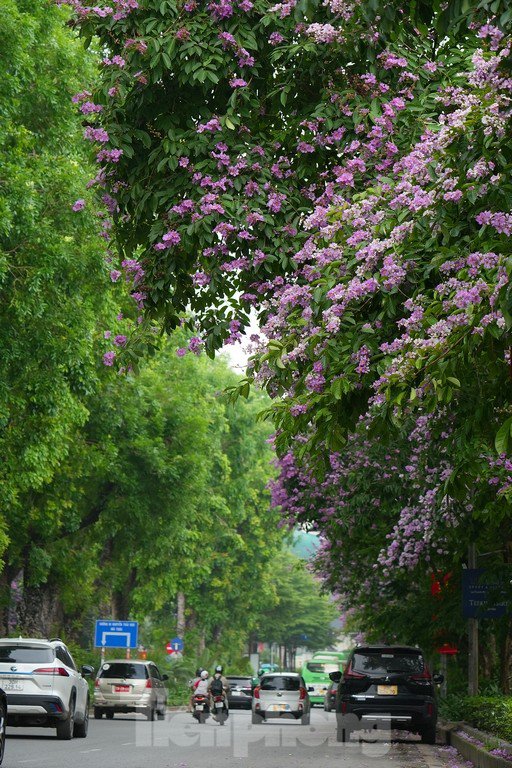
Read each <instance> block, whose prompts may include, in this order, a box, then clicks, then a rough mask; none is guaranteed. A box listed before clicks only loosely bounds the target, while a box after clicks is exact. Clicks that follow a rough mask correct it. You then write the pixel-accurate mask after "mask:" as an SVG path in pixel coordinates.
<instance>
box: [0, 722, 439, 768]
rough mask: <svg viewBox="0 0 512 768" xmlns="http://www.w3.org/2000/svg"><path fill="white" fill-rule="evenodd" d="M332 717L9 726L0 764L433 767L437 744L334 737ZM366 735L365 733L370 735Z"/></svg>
mask: <svg viewBox="0 0 512 768" xmlns="http://www.w3.org/2000/svg"><path fill="white" fill-rule="evenodd" d="M335 728H336V722H335V715H334V714H332V713H326V712H323V711H322V710H319V709H315V710H313V712H312V717H311V725H310V726H302V725H300V723H298V722H294V721H285V722H282V721H281V722H271V723H264V724H262V725H251V719H250V713H249V712H245V711H236V712H232V713H231V715H230V717H229V720H228V722H227V724H226V725H225V726H223V727H221V726H219V725H218V723H215V722H214V721H212V720H211V719H209V720H208V721H207V722H206V723H205V724H204V725H199V724H198V723H196V721H195V720H193V719H192V716H191V715H190V714H188V713H186V712H169V713H168V714H167V718H166V720H165V721H155V722H153V723H150V722H148V721H147V720H145V719H144V718H143V717H142V716H141V715H125V716H122V715H116V717H115V718H114V720H104V719H103V720H91V722H90V727H89V735H88V737H87V738H86V739H73V740H72V741H68V742H66V741H57V739H56V737H55V731H54V730H53V729H51V730H50V729H44V728H8V738H7V744H6V750H5V758H4V763H3V766H2V768H21V767H22V766H28V767H29V768H30V766H34V768H85V767H86V766H87V768H235V767H236V768H238V766H243V767H244V768H313V766H318V768H339V766H340V765H341V766H347V768H434V766H438V765H441V763H440V762H438V757H437V750H436V748H435V747H427V746H425V745H420V744H418V740H417V737H414V736H410V737H409V736H404V737H403V738H401V739H400V740H399V741H392V742H390V740H389V734H386V733H385V732H381V733H379V734H378V738H377V740H375V739H374V738H373V739H372V740H370V738H366V739H364V740H363V741H360V740H359V735H358V739H357V741H356V739H355V737H354V736H353V737H352V741H351V743H350V744H338V743H337V742H336V739H335ZM368 736H369V735H368Z"/></svg>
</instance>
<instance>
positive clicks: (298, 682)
mask: <svg viewBox="0 0 512 768" xmlns="http://www.w3.org/2000/svg"><path fill="white" fill-rule="evenodd" d="M310 712H311V704H310V701H309V695H308V692H307V690H306V684H305V683H304V680H303V679H302V677H301V676H300V675H299V674H297V673H296V672H269V673H267V674H265V675H263V677H262V678H261V679H260V684H259V685H257V686H256V688H255V689H254V693H253V700H252V723H253V724H259V723H262V722H263V720H266V719H267V718H272V717H284V718H295V720H299V719H300V721H301V724H302V725H309V718H310Z"/></svg>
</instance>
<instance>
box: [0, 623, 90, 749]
mask: <svg viewBox="0 0 512 768" xmlns="http://www.w3.org/2000/svg"><path fill="white" fill-rule="evenodd" d="M93 672H94V670H93V668H92V667H89V666H83V667H82V669H81V670H80V671H78V669H77V668H76V665H75V662H74V661H73V658H72V656H71V654H70V652H69V651H68V649H67V648H66V646H65V645H64V643H63V642H62V641H61V640H57V639H54V640H40V639H34V638H25V637H17V638H6V637H4V638H1V639H0V688H3V690H4V691H5V693H6V696H7V706H8V718H7V722H8V725H14V726H31V727H32V726H43V727H46V728H56V730H57V738H58V739H71V738H73V736H78V737H81V738H85V736H87V728H88V725H89V686H88V685H87V681H86V680H85V678H86V677H89V676H90V675H92V673H93Z"/></svg>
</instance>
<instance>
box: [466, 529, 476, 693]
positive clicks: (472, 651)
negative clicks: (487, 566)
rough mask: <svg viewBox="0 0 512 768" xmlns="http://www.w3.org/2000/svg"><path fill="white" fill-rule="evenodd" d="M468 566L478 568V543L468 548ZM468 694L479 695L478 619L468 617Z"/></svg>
mask: <svg viewBox="0 0 512 768" xmlns="http://www.w3.org/2000/svg"><path fill="white" fill-rule="evenodd" d="M468 568H469V569H474V568H476V544H470V545H469V549H468ZM468 695H469V696H478V619H477V618H470V619H468Z"/></svg>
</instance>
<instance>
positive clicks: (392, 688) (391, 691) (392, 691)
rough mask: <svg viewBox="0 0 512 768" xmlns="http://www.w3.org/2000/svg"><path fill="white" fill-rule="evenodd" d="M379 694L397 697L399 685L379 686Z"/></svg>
mask: <svg viewBox="0 0 512 768" xmlns="http://www.w3.org/2000/svg"><path fill="white" fill-rule="evenodd" d="M377 694H378V695H379V696H397V695H398V686H397V685H378V686H377Z"/></svg>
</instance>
